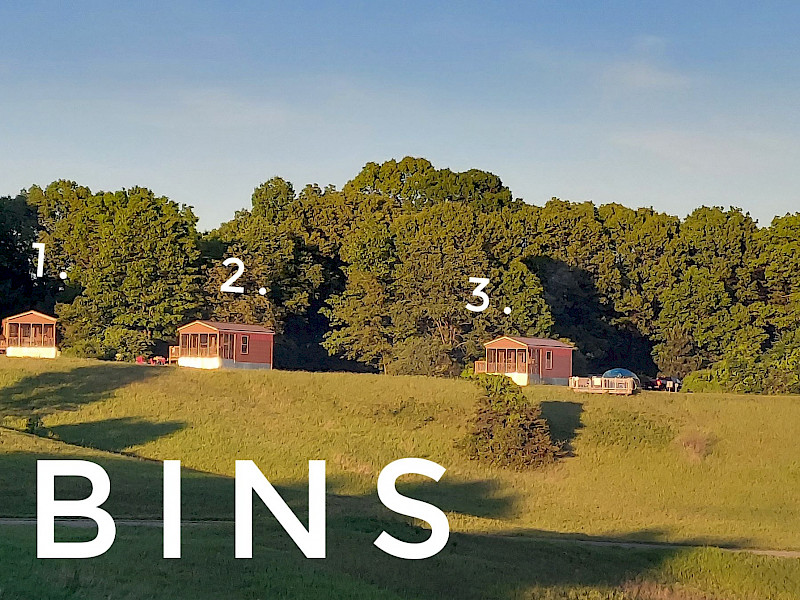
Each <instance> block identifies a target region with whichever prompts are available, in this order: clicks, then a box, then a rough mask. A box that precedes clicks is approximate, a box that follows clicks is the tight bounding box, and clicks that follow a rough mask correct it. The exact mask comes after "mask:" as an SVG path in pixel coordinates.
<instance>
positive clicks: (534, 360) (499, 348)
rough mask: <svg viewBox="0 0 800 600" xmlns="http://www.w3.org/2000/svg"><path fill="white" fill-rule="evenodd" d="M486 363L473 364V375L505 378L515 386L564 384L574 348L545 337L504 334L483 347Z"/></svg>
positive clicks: (567, 379)
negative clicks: (484, 374) (503, 376)
mask: <svg viewBox="0 0 800 600" xmlns="http://www.w3.org/2000/svg"><path fill="white" fill-rule="evenodd" d="M484 346H485V347H486V360H479V361H475V372H476V373H492V374H497V375H506V376H508V377H510V378H511V379H512V380H513V381H514V383H516V384H517V385H528V384H531V383H549V384H554V385H567V384H568V383H569V378H570V377H572V353H573V352H574V351H575V348H574V347H572V346H570V345H569V344H565V343H564V342H559V341H558V340H551V339H548V338H531V337H514V336H508V335H504V336H503V337H499V338H497V339H495V340H492V341H491V342H487V343H486V344H484Z"/></svg>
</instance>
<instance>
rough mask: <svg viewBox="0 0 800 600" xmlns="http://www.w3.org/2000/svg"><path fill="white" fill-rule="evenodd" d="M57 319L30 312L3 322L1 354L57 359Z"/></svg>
mask: <svg viewBox="0 0 800 600" xmlns="http://www.w3.org/2000/svg"><path fill="white" fill-rule="evenodd" d="M57 322H58V320H57V319H56V318H55V317H51V316H50V315H46V314H44V313H40V312H39V311H36V310H29V311H27V312H24V313H20V314H18V315H13V316H11V317H6V318H5V319H3V321H2V334H0V354H5V355H6V356H18V357H28V358H56V357H57V356H58V354H59V352H58V348H57V347H56V323H57Z"/></svg>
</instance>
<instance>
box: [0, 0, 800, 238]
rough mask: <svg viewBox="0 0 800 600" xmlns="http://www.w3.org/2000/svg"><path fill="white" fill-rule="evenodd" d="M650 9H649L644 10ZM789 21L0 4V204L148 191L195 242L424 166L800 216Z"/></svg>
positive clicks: (404, 6)
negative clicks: (389, 169)
mask: <svg viewBox="0 0 800 600" xmlns="http://www.w3.org/2000/svg"><path fill="white" fill-rule="evenodd" d="M645 4H652V5H651V6H643V5H645ZM799 28H800V4H798V3H791V2H786V3H758V4H757V3H751V4H737V3H734V2H700V3H698V2H690V3H680V2H670V3H637V2H603V3H600V2H596V3H584V2H574V3H564V2H548V3H544V2H533V1H528V2H485V1H484V2H459V3H437V4H435V5H434V4H433V3H430V2H402V3H400V2H391V3H389V2H340V3H336V4H334V3H330V4H322V3H318V2H286V3H267V2H251V3H248V2H236V3H224V2H219V3H215V2H193V3H188V2H187V3H183V2H173V3H161V2H152V3H148V2H140V3H135V6H134V5H133V3H131V4H130V5H128V6H123V5H122V4H120V5H118V6H116V7H112V6H111V5H110V3H109V4H108V5H106V3H99V2H98V3H94V2H76V3H70V6H66V3H40V2H26V3H2V4H0V194H10V193H15V192H16V191H18V190H19V189H21V188H23V187H28V186H29V185H31V184H33V183H38V184H46V183H48V182H50V181H52V180H54V179H58V178H69V179H73V180H76V181H78V182H79V183H82V184H83V185H88V186H89V187H91V188H92V189H95V190H99V189H118V188H120V187H131V186H133V185H144V186H147V187H150V188H152V189H153V190H154V191H156V192H157V193H159V194H163V195H166V196H169V197H170V198H172V199H173V200H176V201H178V202H182V203H187V204H190V205H192V206H194V207H195V212H196V213H197V214H198V216H199V217H200V226H201V227H202V228H211V227H214V226H216V225H217V224H218V223H219V222H221V221H224V220H228V219H230V218H231V217H232V216H233V213H234V211H235V210H237V209H239V208H243V207H247V206H249V198H250V194H251V193H252V190H253V188H254V187H255V186H256V185H258V184H259V183H261V182H262V181H265V180H266V179H268V178H270V177H272V176H273V175H281V176H283V177H285V178H287V179H289V180H290V181H292V182H293V183H294V184H295V187H296V188H297V189H300V188H302V186H303V185H304V184H305V183H310V182H315V183H319V184H320V185H325V184H328V183H333V184H335V185H337V186H339V187H341V185H342V184H344V183H345V182H346V181H347V180H348V179H350V178H351V177H353V176H354V175H355V174H356V173H357V172H358V171H359V170H360V168H361V167H362V166H363V165H364V163H366V162H367V161H370V160H372V161H383V160H386V159H388V158H401V157H403V156H406V155H413V156H424V157H426V158H428V159H430V160H431V161H432V162H433V163H434V164H435V165H436V166H438V167H450V168H452V169H454V170H464V169H468V168H472V167H476V168H481V169H486V170H489V171H492V172H494V173H496V174H498V175H499V176H500V177H501V178H502V179H503V181H504V182H505V183H506V184H507V185H508V186H509V187H510V188H511V189H512V191H513V192H514V194H515V195H516V196H519V197H522V198H524V199H525V200H527V201H528V202H532V203H535V204H541V203H543V202H545V201H546V200H547V199H549V198H550V197H551V196H558V197H561V198H564V199H569V200H574V201H581V200H593V201H595V202H597V203H606V202H621V203H623V204H626V205H628V206H653V207H655V208H656V209H658V210H663V211H666V212H670V213H672V214H679V215H685V214H686V213H688V212H690V211H691V210H692V209H693V208H694V207H696V206H698V205H700V204H706V205H721V206H726V207H727V206H729V205H733V206H738V207H741V208H743V209H744V210H747V211H749V212H750V213H751V214H752V215H753V216H754V217H756V218H758V219H759V221H760V222H761V223H762V224H767V223H768V222H769V221H770V220H771V218H772V217H773V216H774V215H776V214H784V213H786V212H790V211H791V212H794V211H798V210H800V194H799V193H798V191H799V190H800V168H798V166H799V165H800V117H799V116H798V112H799V111H798V109H797V107H798V106H800V77H798V74H800V36H798V35H797V31H798V29H799Z"/></svg>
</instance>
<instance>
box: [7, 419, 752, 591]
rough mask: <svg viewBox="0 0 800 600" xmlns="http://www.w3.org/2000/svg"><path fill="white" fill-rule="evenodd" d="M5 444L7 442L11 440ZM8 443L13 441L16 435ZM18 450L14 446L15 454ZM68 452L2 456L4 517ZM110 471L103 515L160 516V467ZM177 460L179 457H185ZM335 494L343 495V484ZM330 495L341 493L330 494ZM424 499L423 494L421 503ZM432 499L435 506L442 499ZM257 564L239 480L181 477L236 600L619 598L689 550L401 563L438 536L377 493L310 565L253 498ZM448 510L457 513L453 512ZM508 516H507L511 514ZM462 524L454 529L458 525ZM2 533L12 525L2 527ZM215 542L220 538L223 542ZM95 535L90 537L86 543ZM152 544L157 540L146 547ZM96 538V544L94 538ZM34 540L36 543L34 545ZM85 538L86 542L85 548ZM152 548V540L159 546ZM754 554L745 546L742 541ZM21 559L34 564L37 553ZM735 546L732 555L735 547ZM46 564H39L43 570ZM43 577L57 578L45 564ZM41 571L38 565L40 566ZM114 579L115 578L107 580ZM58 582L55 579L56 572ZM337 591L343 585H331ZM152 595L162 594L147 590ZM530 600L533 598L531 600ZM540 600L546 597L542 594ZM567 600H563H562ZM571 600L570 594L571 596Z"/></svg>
mask: <svg viewBox="0 0 800 600" xmlns="http://www.w3.org/2000/svg"><path fill="white" fill-rule="evenodd" d="M0 435H3V434H2V432H0ZM6 435H8V434H6ZM6 447H7V446H6ZM78 457H80V454H79V455H77V456H65V455H64V454H34V453H29V452H11V453H6V454H0V489H3V490H4V496H6V497H7V498H8V501H6V502H4V505H3V509H2V513H3V515H4V516H31V515H33V514H34V513H35V506H36V496H35V481H36V460H37V459H63V458H78ZM83 458H86V459H88V460H92V461H93V462H96V463H98V464H100V465H101V466H103V467H104V468H105V469H106V471H107V472H108V474H109V478H110V480H111V495H110V497H109V500H108V501H107V502H106V503H105V504H104V505H103V508H104V509H106V510H107V511H108V512H109V513H110V514H111V515H112V516H114V517H115V518H118V519H120V518H129V519H130V518H132V517H136V518H143V519H155V520H160V518H161V503H162V480H161V478H162V467H161V465H160V464H159V463H157V462H150V461H141V460H135V459H130V458H123V457H108V456H102V457H98V456H95V455H92V456H88V455H84V456H83ZM176 458H177V457H176ZM330 483H333V484H334V485H333V487H335V482H330ZM58 484H59V485H57V486H56V497H57V498H59V499H75V498H82V497H86V496H87V495H88V494H89V493H90V489H89V486H88V482H86V481H85V480H82V479H80V478H72V477H64V478H59V481H58ZM431 486H435V487H437V488H438V489H439V490H440V492H439V493H440V496H441V498H447V497H449V498H456V497H459V496H469V495H471V494H481V493H482V492H483V491H484V490H485V489H486V488H484V487H483V486H480V485H477V486H476V485H461V484H459V483H455V484H450V483H448V482H447V481H446V478H445V479H443V480H442V481H440V482H439V483H431ZM276 487H277V489H278V491H279V493H280V494H281V496H282V497H283V498H284V499H286V501H287V502H288V503H289V505H290V506H291V507H292V508H293V510H294V511H295V512H296V514H297V516H298V518H300V519H301V521H302V522H303V523H306V518H307V517H306V512H307V510H306V507H307V494H308V491H307V487H306V482H299V483H298V484H297V485H291V486H276ZM328 487H329V489H330V488H331V486H330V485H329V486H328ZM422 490H423V487H422V486H419V487H417V486H403V487H402V488H401V491H402V492H403V493H405V494H408V495H412V494H413V495H415V496H416V497H417V498H419V499H424V500H430V499H431V498H432V496H431V494H430V490H428V491H427V492H423V491H422ZM418 492H419V493H418ZM431 501H432V500H431ZM253 502H254V518H255V521H254V527H253V538H254V559H253V560H252V561H242V560H235V559H234V552H233V546H234V536H233V526H232V524H231V523H230V522H229V521H230V520H231V519H232V517H233V514H232V513H233V503H234V487H233V480H232V479H231V478H227V477H222V476H217V475H209V474H205V473H199V472H196V471H191V470H187V469H184V471H183V472H182V506H183V518H184V519H185V520H196V519H203V520H210V519H214V520H224V521H228V522H226V523H222V524H216V525H196V526H190V525H185V526H184V527H183V533H182V539H183V549H184V550H183V556H184V558H183V559H182V561H181V565H182V566H183V569H182V571H183V572H185V573H189V574H191V576H192V577H193V578H195V579H197V580H198V582H199V584H202V585H208V586H211V587H213V589H226V590H228V591H229V592H230V594H229V595H227V597H230V598H237V597H239V596H238V595H237V594H236V593H235V592H237V591H242V597H251V596H249V595H247V593H248V590H250V591H252V589H251V588H250V587H249V584H248V581H249V578H251V577H253V573H254V572H256V571H259V570H263V569H264V568H267V567H269V568H270V569H271V572H273V573H275V576H276V577H280V574H281V573H282V572H283V571H284V569H287V568H289V569H294V570H295V572H299V573H301V574H302V573H307V574H308V576H309V581H312V582H313V585H314V588H313V589H308V590H306V589H299V590H297V591H296V592H295V593H293V594H291V595H292V597H315V595H316V597H323V596H324V595H325V592H326V590H325V589H322V590H321V589H320V588H319V579H318V578H316V577H312V574H313V573H317V574H319V573H325V572H328V573H331V574H332V575H333V576H335V577H336V578H337V580H338V581H341V578H342V576H346V577H347V578H349V579H351V580H354V581H357V582H359V584H360V585H366V586H374V588H375V589H380V590H387V591H389V592H392V593H394V594H396V595H397V596H399V597H414V598H469V599H472V598H474V599H478V598H518V597H521V596H520V595H521V594H524V593H526V592H527V593H531V590H536V589H537V588H539V589H542V588H549V587H555V588H560V589H563V588H564V587H565V586H567V587H569V586H599V587H608V588H616V587H619V586H622V585H624V584H626V583H627V582H630V581H634V580H637V579H642V578H647V577H648V576H650V575H651V574H652V573H653V572H654V570H656V569H658V567H659V566H660V565H662V564H664V563H665V562H667V561H670V560H671V559H672V558H673V557H674V556H676V555H678V554H680V553H682V552H685V551H686V550H684V549H682V548H674V547H662V548H653V547H646V546H638V547H621V546H609V545H608V544H607V542H608V539H607V538H603V539H601V538H597V537H593V536H587V535H579V534H562V533H556V532H550V531H542V530H530V529H529V530H515V531H513V532H511V533H513V535H492V534H472V533H452V534H451V535H450V539H449V542H448V544H447V546H446V547H445V548H444V550H442V551H441V552H440V553H439V554H437V555H436V556H435V557H432V558H430V559H427V560H418V561H412V560H401V559H397V558H394V557H391V556H388V555H386V554H384V553H383V552H382V551H381V550H379V549H378V548H377V547H375V546H374V544H373V542H374V541H375V539H376V538H377V537H378V535H379V534H380V533H381V532H382V531H386V532H388V533H390V534H391V535H393V536H395V537H396V538H398V539H401V540H403V541H406V542H420V541H424V540H425V539H427V537H428V536H429V532H428V531H427V530H426V529H424V528H421V527H418V526H416V525H415V524H414V523H412V522H411V521H410V520H408V519H404V518H403V517H401V516H399V515H397V514H395V513H391V512H390V511H388V510H387V509H385V508H384V507H383V506H382V505H381V504H380V502H379V501H378V499H377V498H376V497H375V496H374V494H365V495H359V496H332V495H329V496H328V497H327V499H326V503H327V510H326V512H327V530H326V531H327V556H328V558H327V559H326V560H324V561H310V560H307V559H305V558H304V557H303V556H302V554H301V552H300V551H299V549H298V548H297V547H296V546H295V545H294V543H293V542H292V540H291V539H290V538H289V536H288V534H286V532H285V531H283V529H282V528H281V527H280V526H279V525H278V524H277V522H276V521H275V519H274V518H273V517H272V516H271V515H270V513H269V511H268V510H267V509H266V508H265V507H264V506H263V505H262V504H261V502H260V501H259V500H258V498H257V497H256V496H255V495H254V499H253ZM465 502H466V504H468V505H470V506H471V505H476V504H480V502H481V500H480V499H479V498H467V499H465ZM438 506H439V507H440V508H444V509H451V508H452V506H453V505H452V504H451V505H449V506H448V504H447V503H446V502H442V503H439V504H438ZM501 512H502V511H501ZM453 522H454V521H453V517H451V523H453ZM0 528H2V523H0ZM119 532H120V533H121V537H122V538H124V539H118V541H117V544H118V545H120V546H122V547H123V548H122V549H120V550H118V552H127V553H129V555H130V556H135V557H136V560H135V561H133V562H132V563H131V564H127V563H126V568H131V569H137V570H138V571H137V573H138V572H139V571H140V572H141V581H140V582H139V583H138V585H139V586H140V587H139V588H137V589H138V590H139V592H140V593H142V594H149V595H151V597H163V593H164V590H163V589H162V586H165V585H167V586H171V587H174V588H175V589H178V590H179V589H180V581H173V578H174V577H179V576H180V575H177V574H176V573H178V571H176V572H175V573H173V575H172V576H171V577H169V578H167V579H166V580H164V579H163V578H152V577H151V576H150V573H151V572H152V571H153V569H157V568H158V565H160V564H161V555H160V546H159V544H160V541H159V542H158V543H156V541H155V540H158V539H159V538H160V535H161V532H160V530H155V531H154V530H153V529H152V528H149V527H148V528H139V529H137V530H136V532H137V534H136V536H135V535H133V533H132V529H131V528H129V527H128V528H120V529H119ZM215 532H216V533H215ZM81 535H84V534H81ZM137 536H152V537H137ZM92 537H93V531H92V530H89V531H88V532H87V533H86V534H85V539H91V538H92ZM665 538H666V533H665V532H663V531H658V530H652V529H648V530H636V531H629V532H624V533H621V534H619V535H618V536H616V537H615V540H616V541H617V542H619V543H622V544H625V543H627V544H631V542H634V541H639V542H641V541H648V542H655V541H660V540H664V539H665ZM32 539H33V538H31V540H32ZM82 539H83V538H82ZM148 540H149V541H148ZM696 543H698V544H714V543H715V540H710V539H699V540H696ZM739 543H740V544H742V545H746V543H747V541H746V540H741V541H740V542H739ZM32 544H33V542H31V547H29V548H24V549H22V550H21V551H22V552H26V553H30V556H31V561H33V557H34V555H35V550H34V548H33V547H32ZM730 544H731V542H730V540H729V541H728V545H730ZM106 560H107V559H106V558H105V557H100V558H95V559H92V560H91V561H88V562H90V563H91V569H92V572H93V573H94V574H95V576H94V577H93V578H91V579H90V580H89V581H90V583H89V584H88V585H94V584H93V583H91V582H92V581H95V580H97V581H99V580H102V579H103V578H104V577H107V576H108V577H112V578H113V576H114V574H113V568H114V566H113V565H114V563H112V562H110V561H111V559H108V561H109V562H105V561H106ZM33 562H36V561H33ZM40 562H41V563H42V564H43V565H45V566H43V567H42V569H45V571H44V572H43V575H47V571H46V569H48V568H50V567H48V566H47V565H49V564H51V563H47V562H46V561H44V562H42V561H40ZM86 562H87V561H72V562H70V563H69V564H67V563H65V564H60V565H59V569H62V570H63V569H68V570H69V569H76V570H77V569H80V568H83V567H84V566H85V563H86ZM37 564H38V563H37ZM105 569H108V570H111V571H112V572H111V573H107V572H106V570H105ZM51 574H52V573H51ZM330 585H331V589H332V590H333V589H334V587H335V586H334V583H333V580H332V582H331V583H330ZM148 586H151V587H152V589H148ZM543 595H544V596H545V597H551V596H549V595H547V593H546V592H545V593H544V594H543ZM526 597H527V596H526ZM536 597H539V596H536ZM552 597H554V598H555V597H559V598H560V597H562V596H560V595H559V596H552ZM564 597H566V596H564Z"/></svg>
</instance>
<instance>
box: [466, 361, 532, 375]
mask: <svg viewBox="0 0 800 600" xmlns="http://www.w3.org/2000/svg"><path fill="white" fill-rule="evenodd" d="M475 372H476V373H529V374H530V373H536V372H537V370H536V365H535V364H534V363H528V362H523V361H501V362H489V361H486V360H476V361H475Z"/></svg>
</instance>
